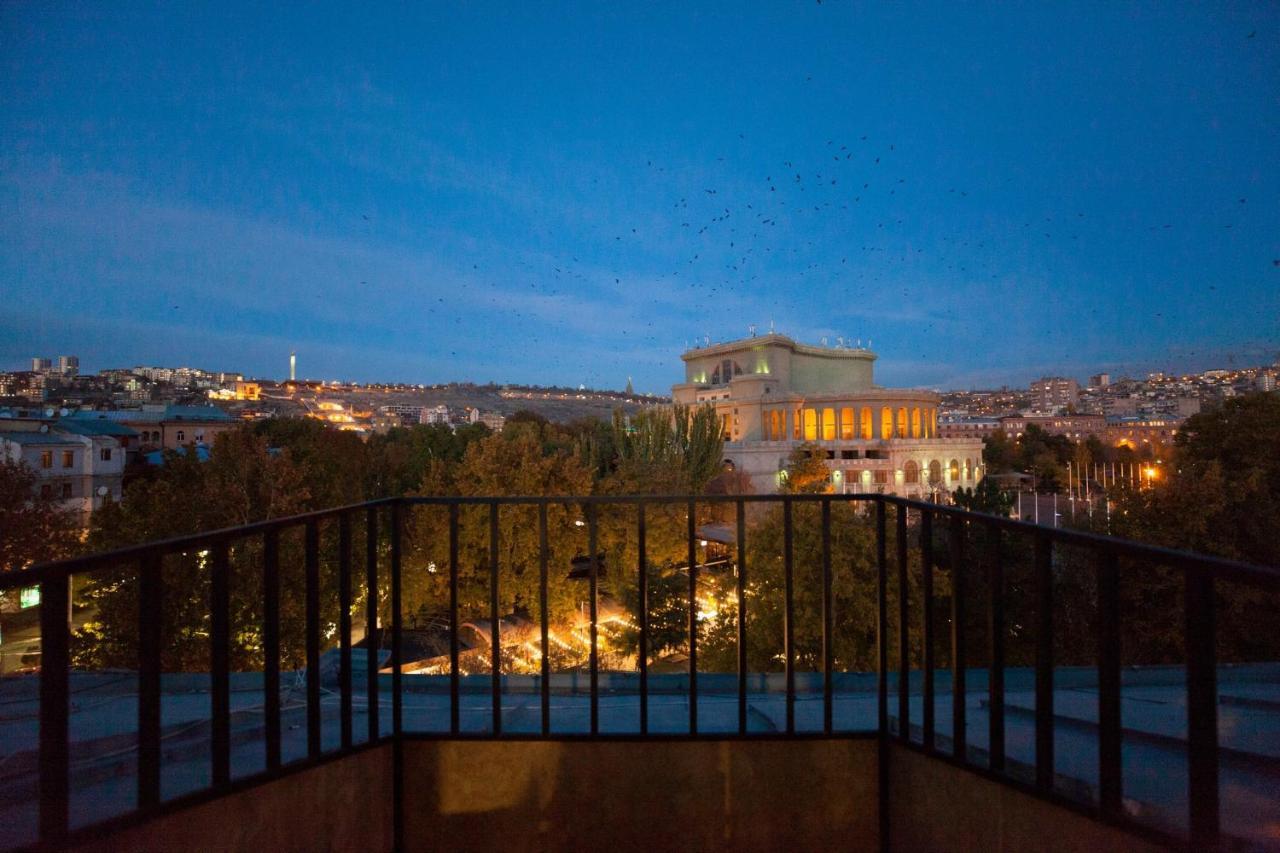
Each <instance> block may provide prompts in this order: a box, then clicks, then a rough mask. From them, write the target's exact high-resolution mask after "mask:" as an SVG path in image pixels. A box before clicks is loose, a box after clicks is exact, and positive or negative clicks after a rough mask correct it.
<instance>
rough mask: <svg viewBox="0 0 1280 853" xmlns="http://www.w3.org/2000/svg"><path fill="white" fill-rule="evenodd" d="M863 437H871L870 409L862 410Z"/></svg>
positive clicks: (868, 438)
mask: <svg viewBox="0 0 1280 853" xmlns="http://www.w3.org/2000/svg"><path fill="white" fill-rule="evenodd" d="M862 437H863V438H864V439H867V440H870V439H871V410H870V409H863V410H862Z"/></svg>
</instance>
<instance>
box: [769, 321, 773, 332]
mask: <svg viewBox="0 0 1280 853" xmlns="http://www.w3.org/2000/svg"><path fill="white" fill-rule="evenodd" d="M769 334H771V335H772V334H773V320H770V321H769Z"/></svg>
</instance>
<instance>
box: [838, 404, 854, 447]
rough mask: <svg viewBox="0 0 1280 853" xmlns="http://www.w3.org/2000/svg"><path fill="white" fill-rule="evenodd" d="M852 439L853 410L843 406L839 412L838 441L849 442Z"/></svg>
mask: <svg viewBox="0 0 1280 853" xmlns="http://www.w3.org/2000/svg"><path fill="white" fill-rule="evenodd" d="M852 438H853V409H851V408H849V407H848V406H845V407H844V408H843V409H841V410H840V439H841V440H842V441H849V440H850V439H852Z"/></svg>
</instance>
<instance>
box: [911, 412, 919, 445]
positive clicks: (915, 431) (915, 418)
mask: <svg viewBox="0 0 1280 853" xmlns="http://www.w3.org/2000/svg"><path fill="white" fill-rule="evenodd" d="M911 437H912V438H919V437H920V407H919V406H916V407H915V408H914V409H912V410H911Z"/></svg>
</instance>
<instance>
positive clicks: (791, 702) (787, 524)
mask: <svg viewBox="0 0 1280 853" xmlns="http://www.w3.org/2000/svg"><path fill="white" fill-rule="evenodd" d="M792 503H793V502H792V500H791V499H790V498H783V500H782V567H783V569H782V570H783V607H782V646H783V657H784V659H785V662H786V663H785V666H786V681H787V726H786V730H787V734H793V733H794V732H795V730H796V645H795V613H794V600H793V599H794V589H793V581H794V577H793V575H794V565H793V558H792V536H793V531H792V522H791V504H792Z"/></svg>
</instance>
